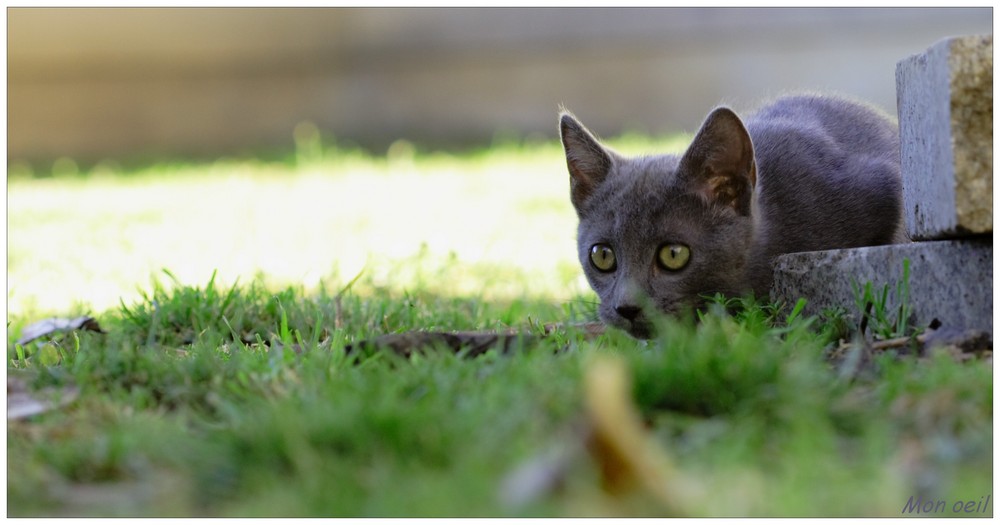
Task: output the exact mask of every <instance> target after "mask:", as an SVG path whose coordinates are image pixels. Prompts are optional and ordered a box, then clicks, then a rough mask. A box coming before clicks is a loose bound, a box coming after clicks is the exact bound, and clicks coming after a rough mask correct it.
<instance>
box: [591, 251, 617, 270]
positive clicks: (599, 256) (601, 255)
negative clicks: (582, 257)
mask: <svg viewBox="0 0 1000 525" xmlns="http://www.w3.org/2000/svg"><path fill="white" fill-rule="evenodd" d="M590 264H592V265H594V268H597V269H598V270H599V271H602V272H612V271H614V269H615V268H616V267H617V266H618V262H617V261H616V260H615V251H614V250H612V249H611V247H610V246H608V245H607V244H595V245H593V246H591V247H590Z"/></svg>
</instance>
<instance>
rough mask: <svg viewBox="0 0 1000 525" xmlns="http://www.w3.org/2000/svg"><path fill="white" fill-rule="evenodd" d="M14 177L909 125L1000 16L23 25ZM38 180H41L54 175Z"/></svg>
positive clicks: (161, 19) (16, 47) (317, 15)
mask: <svg viewBox="0 0 1000 525" xmlns="http://www.w3.org/2000/svg"><path fill="white" fill-rule="evenodd" d="M7 13H8V24H7V27H8V40H7V44H8V48H7V49H8V55H7V56H8V85H7V88H8V128H7V129H8V142H7V148H8V150H7V152H8V162H12V161H16V162H21V163H23V162H31V163H34V164H35V165H36V166H40V167H44V166H45V165H46V163H49V162H51V161H52V160H54V159H56V158H59V157H68V158H71V159H75V161H76V162H79V163H81V164H86V163H93V162H97V161H100V160H103V159H107V158H112V159H128V158H138V157H141V158H150V157H153V158H156V157H216V156H220V155H231V154H240V153H245V152H247V151H261V150H262V149H268V148H275V149H281V148H286V149H287V148H291V147H292V145H293V131H294V129H295V127H296V125H298V124H300V123H302V122H311V123H313V124H315V126H316V127H317V128H318V129H319V130H322V131H323V132H324V133H327V134H332V136H334V137H336V138H337V139H338V140H344V141H347V142H348V143H351V144H355V145H359V146H362V147H364V148H368V149H370V150H371V151H375V152H379V151H381V152H384V151H385V149H386V148H387V147H388V145H389V144H391V143H392V142H394V141H395V140H397V139H400V138H402V139H406V140H408V141H410V142H412V143H415V144H418V145H424V146H426V147H433V148H463V147H468V146H475V145H480V144H484V143H489V142H490V141H492V140H493V139H495V138H496V137H497V135H498V134H508V135H515V136H522V137H523V136H538V137H546V138H554V136H555V122H556V116H555V115H556V112H557V108H558V106H559V104H565V105H566V106H567V107H568V108H570V109H571V110H573V111H574V112H575V113H576V114H577V115H578V116H579V117H580V118H581V119H583V121H584V122H585V123H586V124H588V126H590V127H591V128H592V129H594V130H595V131H596V132H598V133H599V134H601V135H616V134H619V133H622V132H626V131H630V132H641V133H652V134H663V133H670V132H676V131H692V130H694V129H695V128H696V127H697V125H698V124H699V123H700V120H701V118H702V117H703V116H704V115H705V114H706V111H707V110H708V109H709V108H710V107H712V106H714V105H716V104H718V103H720V102H725V103H728V104H731V105H733V106H735V107H736V108H737V109H739V108H746V107H750V106H753V105H754V104H755V103H756V102H758V101H759V100H760V99H761V98H765V97H771V96H774V95H777V94H780V93H782V92H786V91H791V90H799V89H811V90H823V91H836V92H841V93H845V94H849V95H852V96H856V97H860V98H864V99H867V100H869V101H871V102H874V103H876V104H877V105H879V106H881V107H883V108H884V109H885V110H886V111H888V112H889V113H891V114H894V113H895V80H894V70H895V63H896V62H897V61H898V60H900V59H902V58H904V57H906V56H908V55H911V54H914V53H917V52H920V51H922V50H923V49H925V48H926V47H928V46H929V45H930V44H932V43H933V42H934V41H936V40H938V39H940V38H942V37H945V36H949V35H955V34H966V33H991V32H992V9H991V8H947V9H944V8H941V9H938V8H916V9H909V8H906V9H904V8H878V9H874V8H871V9H868V8H866V9H858V8H855V9H848V8H821V9H820V8H809V9H793V8H747V9H724V8H641V9H639V8H631V9H612V8H546V9H530V8H499V9H487V8H409V9H399V8H371V9H368V8H322V9H320V8H294V9H292V8H287V9H285V8H282V9H278V8H273V9H272V8H195V9H183V8H166V9H154V8H121V9H120V8H81V9H60V8H11V9H8V10H7ZM36 169H37V168H36Z"/></svg>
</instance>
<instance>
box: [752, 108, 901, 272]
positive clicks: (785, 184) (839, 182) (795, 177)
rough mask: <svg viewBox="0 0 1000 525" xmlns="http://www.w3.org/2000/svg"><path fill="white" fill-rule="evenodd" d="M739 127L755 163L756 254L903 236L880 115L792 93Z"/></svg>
mask: <svg viewBox="0 0 1000 525" xmlns="http://www.w3.org/2000/svg"><path fill="white" fill-rule="evenodd" d="M745 124H746V128H747V131H748V132H749V134H750V137H751V140H752V141H753V147H754V152H755V160H756V162H757V188H756V198H757V202H756V205H757V213H758V217H759V218H760V219H761V220H760V224H759V230H758V232H757V236H758V238H757V240H756V244H757V246H756V247H755V252H756V255H757V256H759V257H762V258H763V259H766V260H770V258H772V257H773V256H775V255H778V254H782V253H790V252H803V251H815V250H830V249H838V248H851V247H858V246H876V245H880V244H889V243H892V242H900V241H902V240H905V235H904V234H903V233H902V231H903V230H902V182H901V177H900V168H899V133H898V128H897V125H896V123H895V122H894V121H893V120H892V119H891V118H890V117H888V116H887V115H886V114H885V113H883V112H882V111H880V110H878V109H875V108H873V107H871V106H869V105H867V104H864V103H859V102H855V101H852V100H849V99H844V98H839V97H832V96H823V95H799V96H792V97H785V98H781V99H778V100H776V101H774V102H773V103H771V104H769V105H766V106H764V107H762V108H761V109H760V110H758V111H757V112H756V113H754V114H752V115H750V116H748V117H747V118H746V119H745ZM760 271H761V272H764V271H765V269H761V270H760Z"/></svg>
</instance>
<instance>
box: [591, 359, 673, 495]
mask: <svg viewBox="0 0 1000 525" xmlns="http://www.w3.org/2000/svg"><path fill="white" fill-rule="evenodd" d="M584 390H585V391H584V396H585V398H584V401H585V403H586V409H587V414H588V416H589V418H590V422H591V425H592V427H593V434H592V437H591V447H590V452H591V456H592V457H593V458H594V459H595V460H596V461H597V463H598V465H599V466H600V470H601V475H602V482H603V486H604V489H605V491H606V492H608V493H609V494H611V495H614V496H624V495H626V494H628V493H631V492H635V491H637V490H641V491H642V492H644V493H646V494H647V495H649V496H652V498H653V499H654V500H656V501H657V502H658V503H659V504H660V505H661V506H662V507H663V508H664V509H666V511H667V512H669V513H671V514H673V515H687V514H689V512H688V508H687V507H688V505H687V503H688V502H689V500H688V499H687V498H686V497H684V496H685V495H684V494H683V493H682V492H684V493H686V492H687V489H689V488H690V485H691V480H684V482H682V481H681V479H680V476H679V474H678V473H677V471H676V469H675V468H674V465H673V462H672V461H671V459H670V458H669V457H668V456H667V453H666V452H665V451H664V450H663V449H661V448H660V447H659V446H658V445H657V443H656V442H655V440H654V439H653V438H652V436H650V434H649V432H648V431H647V430H646V428H645V426H644V425H643V422H642V418H641V417H640V415H639V411H638V409H637V408H636V407H635V405H634V404H633V403H632V400H631V395H632V388H631V382H630V379H629V375H628V371H627V369H626V367H625V364H624V363H623V362H622V361H621V360H620V359H616V358H610V357H600V358H598V359H595V360H594V361H593V362H591V363H590V365H589V366H588V367H587V370H586V375H585V384H584Z"/></svg>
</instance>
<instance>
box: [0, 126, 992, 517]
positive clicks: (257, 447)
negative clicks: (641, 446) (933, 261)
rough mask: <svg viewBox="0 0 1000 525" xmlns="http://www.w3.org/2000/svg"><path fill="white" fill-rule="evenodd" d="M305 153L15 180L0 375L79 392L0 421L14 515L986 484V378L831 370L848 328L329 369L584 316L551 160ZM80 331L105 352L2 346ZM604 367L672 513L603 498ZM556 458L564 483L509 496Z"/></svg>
mask: <svg viewBox="0 0 1000 525" xmlns="http://www.w3.org/2000/svg"><path fill="white" fill-rule="evenodd" d="M653 146H657V147H662V144H658V145H651V144H647V143H640V142H639V141H637V140H636V139H633V140H632V142H631V143H630V144H625V145H623V146H622V149H625V150H629V148H630V147H631V148H635V147H643V148H644V147H653ZM302 149H303V151H304V152H306V153H308V152H310V151H311V152H312V153H309V154H308V155H306V153H303V152H300V153H301V154H302V155H303V156H306V157H308V158H305V159H301V158H299V159H292V160H286V161H284V162H275V163H265V162H260V161H256V162H250V161H231V162H223V163H218V164H211V165H200V164H189V165H184V166H174V167H170V168H162V167H150V168H146V169H143V170H139V171H136V172H128V173H118V174H115V175H110V176H96V177H95V176H89V177H88V176H80V177H69V178H65V177H63V178H60V177H55V178H49V179H41V180H29V179H17V178H15V179H14V180H12V181H11V182H10V183H9V187H8V194H9V197H8V198H9V205H10V206H9V211H8V219H9V225H10V226H9V235H10V245H9V250H8V280H9V282H10V283H11V284H10V285H9V286H10V288H9V289H8V306H9V313H8V352H7V357H8V375H10V374H17V375H18V376H23V377H25V378H27V380H28V381H29V382H30V384H31V385H32V387H34V388H52V387H55V388H58V387H61V386H66V385H75V386H76V387H78V388H79V397H78V398H77V400H76V401H75V402H74V403H72V404H70V405H68V406H65V407H62V408H58V409H54V410H51V411H49V412H46V413H44V414H41V415H38V416H34V417H32V418H29V419H26V420H19V421H11V422H9V423H8V428H7V462H8V467H7V477H8V486H7V501H8V515H10V516H66V515H86V516H169V515H176V516H581V515H635V514H643V515H648V514H652V515H667V514H672V513H677V512H684V513H687V514H691V515H699V516H734V515H735V516H741V515H758V516H760V515H763V516H861V515H879V516H899V515H900V512H901V509H902V508H903V506H904V505H905V504H906V502H907V500H908V498H909V497H910V496H914V495H916V496H923V497H924V498H925V499H933V500H945V501H947V502H948V508H949V511H950V509H951V506H952V504H953V503H954V502H955V501H958V500H963V501H968V500H977V501H978V500H979V498H980V497H982V496H983V495H985V494H987V493H989V492H990V490H991V486H992V466H991V461H992V371H991V368H990V366H989V365H988V364H985V363H983V362H982V361H976V360H974V361H971V362H965V363H958V362H955V361H954V360H953V359H952V358H951V357H948V356H946V355H943V354H941V355H935V356H933V357H931V358H929V359H920V360H918V359H916V358H914V357H900V356H895V355H892V354H885V355H878V356H875V359H874V364H873V367H872V373H870V374H864V375H859V376H857V377H853V378H850V377H844V376H841V375H840V374H839V373H838V370H836V369H835V368H834V367H833V366H831V365H830V364H829V363H827V362H826V361H825V360H824V357H823V356H824V354H825V351H826V349H827V348H828V347H829V345H831V344H833V343H835V341H833V339H834V338H835V337H836V335H838V334H839V333H840V332H842V331H843V327H838V326H835V324H834V322H833V320H829V321H828V320H825V319H817V318H808V317H803V316H801V315H799V314H798V311H797V310H794V309H791V308H784V309H782V308H777V307H775V306H774V305H763V304H758V303H755V302H753V301H730V303H729V304H728V306H729V307H730V308H728V309H727V308H723V307H721V306H719V307H711V308H709V310H708V311H706V312H704V313H703V315H702V316H701V318H700V320H699V322H697V323H695V322H694V321H692V320H673V319H664V320H662V327H661V328H662V330H661V333H662V334H663V335H662V336H661V337H660V338H659V339H657V340H654V341H650V342H649V343H643V342H639V341H635V340H633V339H631V338H629V337H628V336H626V335H625V334H623V333H621V332H616V331H613V332H609V333H607V334H604V335H603V336H601V337H598V338H597V339H595V340H585V338H584V337H583V334H582V333H579V332H578V331H577V330H575V329H572V328H566V329H563V330H560V331H557V332H556V333H555V334H554V335H553V336H552V337H550V338H547V339H543V340H541V341H538V342H536V343H533V344H530V345H522V346H521V347H519V348H518V349H516V351H515V352H514V353H513V354H510V355H500V354H497V353H496V352H489V353H487V354H485V355H483V356H480V357H477V358H475V359H468V358H464V357H462V356H461V355H455V354H453V353H451V352H448V351H443V350H442V351H430V352H428V353H426V354H422V355H417V356H414V357H412V358H410V359H403V358H400V357H396V356H393V355H391V354H388V353H378V352H370V353H366V354H362V355H351V356H347V355H345V354H344V352H343V347H344V345H345V344H349V343H351V342H354V341H358V340H360V339H364V338H368V337H372V336H376V335H380V334H385V333H393V332H403V331H409V330H419V329H434V330H464V329H475V330H479V329H496V328H505V327H514V328H519V329H523V330H525V331H531V330H532V326H534V324H535V323H539V322H554V321H560V322H582V321H588V320H592V319H593V318H594V308H595V303H594V301H595V298H594V296H593V295H592V293H591V292H589V291H588V290H587V289H586V284H585V283H584V282H582V280H581V278H580V272H579V270H578V268H577V267H576V264H577V263H576V262H575V260H574V253H575V252H574V249H573V228H574V221H575V218H574V216H573V212H572V209H571V207H569V204H568V199H567V198H566V193H567V192H566V189H567V188H566V177H565V174H564V170H565V168H564V166H563V165H562V164H561V160H560V158H559V150H558V148H557V147H556V146H555V145H554V144H539V145H526V146H525V145H521V146H513V145H505V146H500V147H497V148H493V149H491V150H488V151H484V152H479V153H475V154H467V155H456V156H448V155H443V154H428V153H425V154H417V155H415V156H413V155H411V154H406V152H403V153H400V150H401V149H403V148H401V147H397V148H396V153H394V155H396V156H395V157H391V158H379V157H369V156H365V155H362V154H359V153H357V152H350V151H341V150H323V149H319V150H316V149H315V148H313V149H309V148H305V147H302ZM400 155H402V157H400ZM373 195H379V197H378V198H375V197H373ZM386 201H388V202H386ZM161 268H168V269H169V272H163V271H162V270H161ZM215 270H217V271H215ZM150 275H152V276H154V279H153V281H152V282H150ZM359 275H360V276H359ZM356 276H357V278H355V277H356ZM120 298H121V299H120ZM845 307H853V305H845ZM84 311H90V312H92V313H93V314H94V315H95V317H97V319H98V321H99V322H100V324H101V326H102V328H104V330H105V331H106V332H107V333H105V334H98V333H93V332H79V333H77V334H71V335H68V336H63V337H58V338H55V339H54V340H53V341H49V342H47V343H46V344H45V345H36V344H34V343H32V344H29V345H28V346H27V347H24V348H21V347H18V346H16V345H14V344H13V341H14V340H15V339H16V337H17V334H18V333H19V332H20V330H21V329H22V328H23V327H24V326H25V325H26V324H27V323H29V322H31V321H33V320H36V319H37V318H38V317H39V316H43V315H50V314H59V315H67V316H68V315H77V314H79V313H83V312H84ZM43 348H45V349H47V350H43ZM605 355H614V356H616V357H618V358H620V359H623V360H624V361H625V363H626V364H627V369H628V370H629V373H630V375H631V378H632V382H633V392H632V393H633V395H632V399H633V400H634V403H635V404H636V406H637V407H638V409H639V411H640V413H641V414H642V415H643V417H644V418H645V420H646V421H647V422H648V426H649V432H650V433H651V434H652V436H653V437H654V439H655V442H656V443H657V444H658V445H659V446H660V447H661V448H662V450H664V451H665V452H666V453H667V454H668V455H669V456H670V457H671V458H672V459H673V461H674V463H675V464H676V466H677V475H676V478H674V479H672V480H670V482H671V483H674V484H676V485H677V486H683V487H685V488H690V487H700V488H701V489H700V490H696V491H694V492H692V495H691V496H690V500H689V501H687V502H686V503H685V507H684V508H683V509H672V508H664V507H661V506H659V505H658V503H657V502H656V501H655V500H654V499H651V498H647V497H645V496H644V495H643V494H642V493H641V491H640V492H638V493H634V494H627V495H625V496H615V495H613V494H611V493H607V492H605V491H603V490H602V488H601V486H602V485H601V476H600V474H599V469H598V467H597V462H596V460H595V457H594V456H592V455H591V454H589V453H587V452H585V447H583V443H584V437H583V435H584V433H585V432H584V430H585V428H586V421H587V416H586V410H585V408H584V403H583V398H584V381H583V378H584V375H585V373H586V371H587V370H588V369H589V367H591V366H593V363H594V358H595V357H597V356H605ZM552 450H562V451H564V452H565V455H564V457H565V458H567V459H565V460H564V461H563V463H562V465H561V466H560V467H559V469H557V470H558V471H559V472H561V474H562V475H563V478H564V479H563V481H562V483H560V484H558V486H557V487H555V488H550V489H545V490H538V491H536V492H535V493H533V494H532V497H531V498H528V499H527V500H525V501H522V502H520V504H517V505H514V504H511V503H509V502H508V501H507V500H506V499H505V497H504V494H503V488H502V487H503V486H504V481H505V480H506V479H507V478H508V476H510V475H511V473H513V472H515V471H517V470H518V468H519V467H522V466H524V465H526V464H527V465H537V464H539V463H540V462H542V460H541V459H540V458H544V457H546V455H547V454H548V453H549V452H551V451H552ZM678 490H680V489H678ZM989 512H990V513H992V508H990V510H989Z"/></svg>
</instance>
